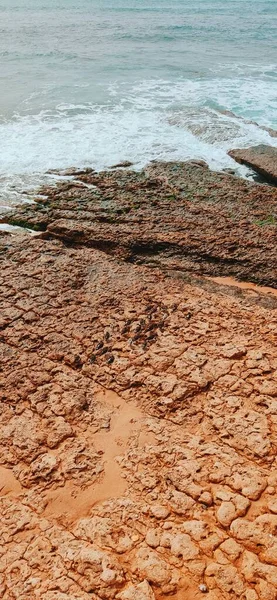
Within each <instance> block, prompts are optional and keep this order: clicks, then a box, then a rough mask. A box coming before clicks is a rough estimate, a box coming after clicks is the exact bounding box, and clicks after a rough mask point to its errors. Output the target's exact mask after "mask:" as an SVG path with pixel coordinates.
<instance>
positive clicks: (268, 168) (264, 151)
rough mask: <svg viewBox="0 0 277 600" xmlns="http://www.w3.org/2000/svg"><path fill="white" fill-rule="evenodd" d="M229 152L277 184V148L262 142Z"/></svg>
mask: <svg viewBox="0 0 277 600" xmlns="http://www.w3.org/2000/svg"><path fill="white" fill-rule="evenodd" d="M228 154H229V155H230V156H231V157H232V158H234V160H236V161H237V162H238V163H240V164H244V165H247V166H248V167H251V168H252V169H254V171H256V172H257V173H259V175H262V176H263V177H265V179H267V180H268V181H270V182H271V183H275V184H276V185H277V148H274V147H273V146H267V145H265V144H260V145H259V146H253V147H250V148H242V149H238V150H230V151H229V152H228Z"/></svg>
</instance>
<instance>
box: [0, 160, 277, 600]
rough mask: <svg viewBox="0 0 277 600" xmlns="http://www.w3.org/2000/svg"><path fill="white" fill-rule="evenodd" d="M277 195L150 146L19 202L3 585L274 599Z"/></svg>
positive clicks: (47, 590)
mask: <svg viewBox="0 0 277 600" xmlns="http://www.w3.org/2000/svg"><path fill="white" fill-rule="evenodd" d="M276 200H277V192H276V189H275V188H273V187H269V186H265V185H258V184H255V183H252V182H247V181H244V180H241V179H239V178H237V177H234V176H232V175H228V174H222V173H221V174H219V173H214V172H211V171H210V170H209V169H208V168H207V166H206V165H205V164H202V163H195V162H194V163H166V164H161V163H152V164H151V165H150V166H149V167H148V168H147V169H146V170H145V171H142V172H140V173H137V172H133V171H130V170H128V171H126V170H124V169H118V170H111V171H106V172H104V173H94V172H93V171H92V170H87V171H80V172H76V173H74V172H73V173H72V179H71V180H70V181H67V182H62V183H60V184H59V185H58V186H57V187H55V188H47V189H44V190H41V195H40V197H38V201H37V203H36V205H32V206H31V205H29V206H25V207H23V208H20V209H18V210H17V211H16V212H15V213H14V214H13V215H12V216H10V217H9V222H10V224H12V225H17V226H21V227H22V226H24V227H25V228H28V229H34V230H35V231H36V232H37V233H36V235H34V236H24V237H23V236H22V237H20V236H11V235H8V234H2V236H1V237H0V258H1V271H0V279H1V302H2V310H1V315H0V319H1V320H0V328H1V331H0V353H1V414H0V419H1V428H0V456H1V463H0V464H1V467H0V473H1V478H0V489H1V493H0V503H1V522H0V532H1V554H0V556H1V559H0V564H1V570H0V592H1V598H3V599H4V600H14V599H16V600H35V599H38V600H89V599H90V600H91V599H92V600H114V599H116V600H165V599H166V598H172V599H173V600H184V598H185V599H186V600H198V599H200V598H203V597H205V598H207V599H208V600H235V599H240V600H275V599H276V587H277V539H276V530H277V496H276V492H277V474H276V473H277V469H276V430H277V356H276V336H277V310H276V309H277V293H276V288H277V282H276V241H277V240H276V231H277V228H276V225H277V220H276V206H277V204H276ZM219 276H221V277H229V278H230V277H235V278H237V279H239V280H242V281H248V282H253V283H254V284H256V283H259V284H261V285H263V286H269V287H271V288H272V289H271V290H263V289H262V288H259V287H258V286H255V285H253V286H249V289H247V287H246V289H244V288H243V286H241V287H238V286H237V285H236V282H235V281H234V282H233V285H228V286H227V285H223V284H220V283H217V282H216V281H214V277H219ZM231 283H232V282H231ZM274 288H275V289H274ZM265 291H267V293H265Z"/></svg>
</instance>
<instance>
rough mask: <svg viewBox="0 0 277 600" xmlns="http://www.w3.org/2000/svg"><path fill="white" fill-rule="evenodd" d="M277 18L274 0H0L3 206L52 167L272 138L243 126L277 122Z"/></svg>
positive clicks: (215, 152)
mask: <svg viewBox="0 0 277 600" xmlns="http://www.w3.org/2000/svg"><path fill="white" fill-rule="evenodd" d="M276 25H277V2H276V0H251V1H250V0H193V1H192V0H171V1H169V0H159V1H158V0H110V1H108V0H76V1H75V2H74V1H73V0H0V85H1V94H0V188H1V189H0V196H1V198H2V201H1V200H0V204H2V206H3V205H4V204H5V203H6V204H10V203H11V202H12V201H13V200H14V201H17V198H18V194H19V193H20V191H21V190H22V188H25V190H26V189H29V188H30V187H33V186H34V185H36V184H37V183H38V182H39V181H41V180H42V179H43V177H42V174H43V173H44V172H45V171H46V170H47V169H50V168H63V167H67V166H71V165H76V166H83V165H87V166H88V165H89V166H93V167H95V168H102V167H105V166H108V165H110V164H113V163H114V162H118V161H120V160H124V159H129V160H132V161H134V163H135V164H136V165H137V166H141V165H143V164H145V163H146V162H147V161H149V160H151V159H154V158H158V159H188V158H203V159H205V160H207V161H208V162H209V164H210V165H211V167H212V168H223V167H228V166H231V165H232V161H231V159H230V158H229V157H228V156H227V154H226V151H227V150H228V149H229V148H231V147H237V146H247V145H249V144H253V143H260V142H265V143H271V144H273V145H276V144H277V141H276V138H270V137H269V135H268V133H267V132H266V131H264V130H263V129H261V128H260V127H258V126H256V125H253V124H249V123H248V122H247V121H249V120H254V121H256V122H257V123H258V125H267V126H271V127H277V74H276V59H277V27H276ZM226 110H228V111H232V112H234V113H235V114H236V115H237V116H239V117H242V119H237V118H236V117H233V116H231V115H228V114H227V115H226V114H224V111H226Z"/></svg>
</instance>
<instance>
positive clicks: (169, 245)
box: [10, 162, 277, 286]
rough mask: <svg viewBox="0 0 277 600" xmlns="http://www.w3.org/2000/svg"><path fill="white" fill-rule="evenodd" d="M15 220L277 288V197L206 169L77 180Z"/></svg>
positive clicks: (183, 269)
mask: <svg viewBox="0 0 277 600" xmlns="http://www.w3.org/2000/svg"><path fill="white" fill-rule="evenodd" d="M77 177H78V178H76V179H75V180H72V181H70V182H65V183H64V182H63V183H61V184H60V185H59V186H58V187H57V188H46V189H44V190H42V192H43V194H44V195H45V194H46V195H48V199H47V200H46V201H45V202H44V203H43V204H42V202H41V198H40V199H39V203H38V204H37V206H36V210H35V211H34V209H33V207H32V206H30V205H29V206H28V205H26V206H25V208H24V209H21V210H20V211H18V213H17V214H16V215H14V216H13V218H12V220H11V221H10V222H11V223H13V224H17V225H25V226H28V227H34V228H35V229H37V230H41V231H45V232H46V233H45V236H48V237H49V236H51V237H55V238H57V239H60V240H62V241H64V242H65V243H67V244H69V245H71V246H90V247H94V248H98V249H100V250H104V251H105V252H109V253H110V254H112V255H114V256H117V257H119V258H124V259H125V260H127V261H129V262H133V263H134V262H135V263H137V264H146V265H149V266H152V267H155V266H156V267H161V268H162V269H163V270H165V271H166V272H167V273H170V272H171V273H172V272H173V271H174V273H175V274H177V273H179V274H180V275H182V274H184V275H185V276H187V273H188V272H192V273H193V274H194V275H195V274H208V275H216V276H219V275H226V274H227V275H232V276H235V277H238V278H240V279H243V280H249V281H254V282H259V283H262V284H264V285H269V286H276V246H277V233H276V232H277V217H276V206H277V190H276V189H274V188H271V187H269V186H263V185H256V184H254V183H250V182H247V181H244V180H242V179H239V178H237V177H234V176H231V175H226V174H218V173H214V172H211V171H210V170H209V169H208V168H207V166H205V164H204V165H203V163H201V162H200V163H197V162H194V163H165V164H161V163H153V164H152V165H151V166H150V167H149V168H148V169H146V171H142V172H140V173H135V172H132V171H127V172H125V171H122V170H121V171H115V172H110V171H109V172H104V173H100V174H95V173H91V172H89V173H86V172H85V173H83V174H79V173H78V174H77Z"/></svg>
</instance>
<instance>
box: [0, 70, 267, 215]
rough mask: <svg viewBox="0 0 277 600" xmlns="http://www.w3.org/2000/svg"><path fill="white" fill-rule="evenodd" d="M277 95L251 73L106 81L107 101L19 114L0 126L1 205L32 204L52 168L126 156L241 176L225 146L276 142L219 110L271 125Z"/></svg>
mask: <svg viewBox="0 0 277 600" xmlns="http://www.w3.org/2000/svg"><path fill="white" fill-rule="evenodd" d="M274 86H275V87H274ZM276 96H277V83H276V82H275V84H274V85H272V83H271V84H269V82H268V81H266V82H265V81H263V80H256V79H255V80H252V79H251V78H250V79H248V80H240V79H237V80H236V79H225V80H224V79H220V78H215V79H212V80H211V79H209V80H180V81H177V82H175V83H172V82H168V81H157V80H154V81H143V82H140V83H137V84H134V85H132V86H129V87H126V86H125V84H113V85H111V86H109V87H108V88H107V103H106V104H105V106H103V105H95V104H88V103H84V104H82V103H78V105H76V104H72V103H71V104H65V103H63V104H59V105H57V106H56V109H55V110H54V111H53V110H45V111H41V112H39V113H38V114H34V115H32V114H28V115H25V116H24V115H23V116H22V115H21V116H20V115H17V116H15V117H14V118H13V119H11V120H7V121H6V122H2V123H1V124H0V149H1V162H0V198H1V203H3V204H9V205H12V204H15V203H18V201H19V200H21V201H23V200H25V201H26V200H27V201H28V199H30V198H31V197H32V194H33V190H34V188H37V187H38V186H39V185H41V184H43V183H48V182H49V175H45V173H46V171H47V170H49V169H64V168H67V167H70V166H75V167H85V166H90V167H93V168H94V169H96V170H99V169H103V168H106V167H108V166H110V165H111V164H114V163H117V162H120V161H122V160H127V159H128V160H130V161H132V162H133V163H134V164H135V167H136V168H140V167H142V166H144V165H145V164H146V163H147V162H149V161H150V160H152V159H158V160H188V159H192V158H195V159H203V160H205V161H207V162H208V164H209V165H210V167H211V168H212V169H223V168H226V167H235V168H236V169H237V170H238V171H239V172H240V173H241V174H242V175H243V174H245V173H246V169H245V168H244V167H239V166H238V165H236V164H235V163H234V162H233V160H232V159H231V158H230V157H229V156H228V155H227V151H228V149H230V148H235V147H246V146H248V145H253V144H259V143H266V144H267V143H269V144H271V145H275V146H276V145H277V139H276V138H271V137H270V136H269V134H268V133H267V132H266V131H264V130H263V129H261V128H260V127H259V126H257V125H255V124H249V123H247V122H246V121H245V120H240V119H236V118H235V117H232V116H229V115H224V114H222V113H221V111H222V110H232V111H234V112H235V113H238V114H239V115H240V116H242V117H245V119H249V118H255V119H257V120H259V122H260V123H261V124H264V125H272V124H273V111H274V108H276ZM23 191H24V192H25V193H24V194H23V195H22V192H23ZM3 200H4V201H5V202H4V201H3ZM0 210H1V209H0Z"/></svg>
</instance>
